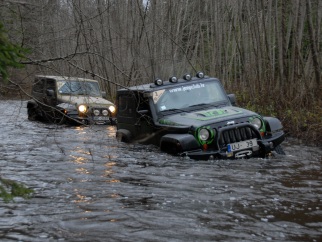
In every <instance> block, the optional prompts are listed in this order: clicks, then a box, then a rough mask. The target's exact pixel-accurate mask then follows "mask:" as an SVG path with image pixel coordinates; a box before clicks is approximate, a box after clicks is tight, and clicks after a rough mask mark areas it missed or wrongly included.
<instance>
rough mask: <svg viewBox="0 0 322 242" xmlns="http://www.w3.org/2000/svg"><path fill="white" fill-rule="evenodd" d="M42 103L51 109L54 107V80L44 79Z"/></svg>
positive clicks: (55, 101) (55, 97)
mask: <svg viewBox="0 0 322 242" xmlns="http://www.w3.org/2000/svg"><path fill="white" fill-rule="evenodd" d="M43 101H44V103H45V104H46V105H48V106H51V107H55V106H56V105H57V92H56V81H55V80H54V79H46V87H45V93H44V100H43Z"/></svg>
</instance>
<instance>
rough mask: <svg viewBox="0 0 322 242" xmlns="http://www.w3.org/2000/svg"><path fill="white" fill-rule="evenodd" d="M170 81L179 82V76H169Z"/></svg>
mask: <svg viewBox="0 0 322 242" xmlns="http://www.w3.org/2000/svg"><path fill="white" fill-rule="evenodd" d="M169 82H172V83H176V82H178V78H176V77H175V76H172V77H170V78H169Z"/></svg>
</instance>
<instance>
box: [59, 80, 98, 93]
mask: <svg viewBox="0 0 322 242" xmlns="http://www.w3.org/2000/svg"><path fill="white" fill-rule="evenodd" d="M58 92H59V93H60V94H62V95H87V96H94V97H99V96H101V92H100V88H99V85H98V83H97V82H89V81H61V82H59V83H58Z"/></svg>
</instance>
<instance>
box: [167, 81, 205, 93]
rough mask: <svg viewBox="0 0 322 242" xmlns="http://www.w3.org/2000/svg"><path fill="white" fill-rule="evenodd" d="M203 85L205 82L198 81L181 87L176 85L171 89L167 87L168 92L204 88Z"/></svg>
mask: <svg viewBox="0 0 322 242" xmlns="http://www.w3.org/2000/svg"><path fill="white" fill-rule="evenodd" d="M204 87H205V84H203V83H198V84H193V85H190V86H182V87H176V88H173V89H169V92H170V93H174V92H184V91H190V90H193V89H197V88H204Z"/></svg>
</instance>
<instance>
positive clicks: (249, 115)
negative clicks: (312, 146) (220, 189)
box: [116, 72, 284, 159]
mask: <svg viewBox="0 0 322 242" xmlns="http://www.w3.org/2000/svg"><path fill="white" fill-rule="evenodd" d="M116 105H117V110H118V113H117V131H116V137H117V139H118V140H120V141H123V142H132V141H133V142H139V143H143V144H154V145H157V146H159V147H160V148H161V150H162V151H164V152H167V153H170V154H177V155H187V156H189V157H190V158H192V159H209V158H210V157H212V158H220V159H221V158H246V157H266V156H267V155H268V154H270V153H271V151H276V153H279V154H284V152H283V149H282V148H281V146H280V144H281V143H282V142H283V141H284V132H283V126H282V124H281V122H280V121H279V120H278V119H277V118H273V117H262V116H261V115H259V114H257V113H254V112H252V111H249V110H246V109H242V108H239V107H236V106H235V95H234V94H229V95H227V94H226V92H225V90H224V88H223V86H222V84H221V82H220V80H218V79H217V78H213V77H206V76H204V74H203V73H202V72H199V73H197V76H196V77H191V75H189V74H187V75H185V76H184V77H183V78H182V79H178V78H176V77H171V78H170V79H169V81H165V82H163V81H162V80H161V79H156V80H155V82H154V83H152V84H145V85H139V86H133V87H130V88H122V89H119V90H118V91H117V100H116Z"/></svg>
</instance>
